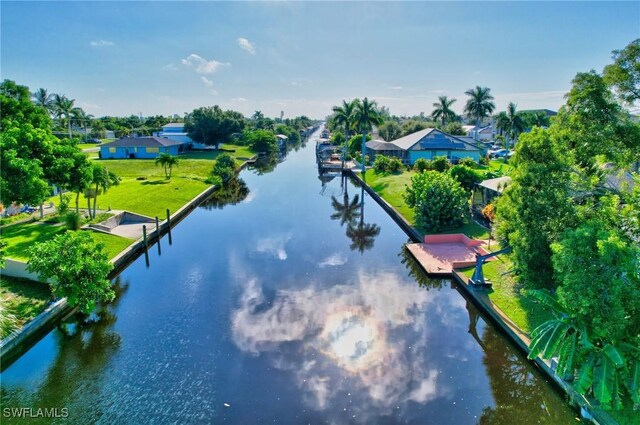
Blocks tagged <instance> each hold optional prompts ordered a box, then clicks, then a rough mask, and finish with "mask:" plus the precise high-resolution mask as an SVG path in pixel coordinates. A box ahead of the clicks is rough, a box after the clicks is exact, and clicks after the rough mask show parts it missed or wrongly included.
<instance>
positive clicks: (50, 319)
mask: <svg viewBox="0 0 640 425" xmlns="http://www.w3.org/2000/svg"><path fill="white" fill-rule="evenodd" d="M255 158H256V156H254V157H252V158H251V159H249V160H247V161H245V162H244V163H242V165H241V166H240V167H239V168H238V169H237V170H236V175H237V174H239V173H240V172H241V171H242V170H244V169H245V167H246V166H247V165H248V164H249V163H252V162H253V161H255ZM217 189H218V186H215V185H214V186H210V187H208V188H206V189H205V190H203V191H202V192H200V193H199V194H198V195H197V196H196V197H195V198H193V199H192V200H191V201H189V202H187V203H186V204H185V205H183V206H182V207H181V208H180V209H179V210H178V211H176V212H174V213H173V214H171V220H170V221H171V227H172V228H173V227H175V226H176V225H177V224H178V223H179V222H180V221H181V220H182V219H184V218H185V217H186V216H187V215H189V213H190V212H191V211H193V210H194V209H195V208H196V207H197V206H198V205H200V203H202V201H204V200H205V199H207V198H208V197H209V196H211V194H213V192H215V191H216V190H217ZM149 227H150V229H148V231H147V247H150V246H151V245H152V244H153V243H155V242H156V241H157V240H158V239H159V238H161V237H162V236H163V235H164V234H166V233H167V232H169V222H168V221H167V220H166V219H165V220H163V221H162V222H160V223H159V226H158V230H156V229H155V224H152V225H150V226H149ZM144 251H145V243H144V239H143V238H139V239H137V240H136V241H134V242H133V243H132V244H131V245H129V246H128V247H127V248H126V249H125V250H124V251H122V252H120V253H119V254H118V255H117V256H115V257H114V258H113V259H111V263H112V264H113V269H112V270H111V272H110V273H109V276H108V277H109V279H113V278H115V277H116V276H117V275H119V274H120V273H122V271H123V270H124V269H125V268H126V267H127V266H128V265H129V264H131V263H132V262H133V261H135V260H136V259H137V258H138V257H139V256H140V255H142V254H143V253H144ZM6 266H7V267H5V268H4V269H2V270H1V272H2V274H3V275H5V276H11V277H19V278H24V279H30V280H35V281H39V280H40V279H39V276H38V275H37V274H35V273H31V272H28V271H27V270H26V267H27V264H26V263H25V262H23V261H17V260H11V259H7V264H6ZM74 311H75V310H74V309H73V308H72V307H71V306H70V305H69V303H68V302H67V299H66V298H62V299H60V300H57V301H56V302H54V303H53V304H51V305H50V306H49V307H48V308H47V309H46V310H45V311H43V312H42V313H40V314H39V315H38V316H36V317H35V318H34V319H33V320H31V321H30V322H28V323H27V324H26V325H25V326H24V327H23V328H22V329H21V330H20V331H19V332H17V333H15V334H11V335H10V336H8V337H6V338H4V339H3V340H2V341H0V360H1V364H2V370H4V369H6V368H7V367H9V366H10V365H11V363H13V361H15V360H16V359H17V358H19V357H20V356H21V355H22V354H23V353H24V352H26V351H27V350H28V349H29V348H31V346H33V345H34V344H35V343H36V342H38V340H40V338H41V337H42V336H44V335H45V334H46V333H47V332H49V331H50V330H51V329H52V328H53V326H54V325H55V324H56V323H57V322H58V321H59V320H60V319H62V318H63V317H65V316H67V315H70V314H71V313H73V312H74Z"/></svg>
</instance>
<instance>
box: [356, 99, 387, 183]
mask: <svg viewBox="0 0 640 425" xmlns="http://www.w3.org/2000/svg"><path fill="white" fill-rule="evenodd" d="M356 101H357V103H356V105H355V109H354V111H353V115H354V118H355V125H356V128H357V129H358V131H360V132H362V174H363V175H364V172H365V160H364V156H365V150H366V143H367V133H368V132H369V131H371V128H372V127H373V126H374V125H380V124H382V121H383V120H382V116H380V112H379V111H378V108H377V104H376V102H375V101H370V100H369V99H368V98H366V97H365V98H364V99H363V100H359V99H356Z"/></svg>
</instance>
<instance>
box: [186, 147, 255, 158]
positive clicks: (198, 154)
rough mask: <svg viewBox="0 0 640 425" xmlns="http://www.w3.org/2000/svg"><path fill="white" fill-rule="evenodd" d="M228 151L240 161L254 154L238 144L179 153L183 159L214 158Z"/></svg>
mask: <svg viewBox="0 0 640 425" xmlns="http://www.w3.org/2000/svg"><path fill="white" fill-rule="evenodd" d="M225 152H228V153H230V154H231V155H233V157H234V158H236V159H237V160H240V161H244V160H247V159H249V158H251V157H252V156H254V155H255V153H254V152H253V151H252V150H251V149H249V148H248V147H247V146H238V145H230V144H224V145H220V149H218V150H212V149H207V150H199V151H188V152H186V153H185V154H182V155H180V158H185V159H216V158H217V157H218V156H219V155H221V154H223V153H225Z"/></svg>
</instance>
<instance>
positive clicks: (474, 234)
mask: <svg viewBox="0 0 640 425" xmlns="http://www.w3.org/2000/svg"><path fill="white" fill-rule="evenodd" d="M415 174H416V172H415V171H405V172H403V173H400V174H377V173H375V172H374V171H368V172H367V173H366V176H365V177H366V182H367V184H368V185H369V186H371V188H372V189H373V190H374V191H375V192H376V193H377V194H379V195H380V196H382V198H384V200H385V201H387V202H388V203H389V204H390V205H391V206H393V207H394V208H395V209H396V211H398V212H399V213H400V214H401V215H402V216H403V217H404V218H406V219H407V221H409V223H411V224H412V225H414V226H415V215H414V213H413V210H412V209H411V208H409V206H408V205H407V204H406V203H405V202H404V198H403V194H404V192H405V190H406V188H407V186H409V185H411V177H412V176H414V175H415ZM417 229H418V231H419V232H421V233H423V234H429V233H431V232H429V231H427V229H422V228H419V227H417ZM440 233H464V234H465V235H467V236H469V237H471V238H478V239H487V238H489V230H488V229H486V228H484V227H482V226H479V225H478V224H476V223H475V222H473V220H471V217H467V218H466V222H465V224H464V225H462V226H460V227H457V228H455V229H450V230H446V231H443V232H440Z"/></svg>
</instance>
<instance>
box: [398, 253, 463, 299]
mask: <svg viewBox="0 0 640 425" xmlns="http://www.w3.org/2000/svg"><path fill="white" fill-rule="evenodd" d="M398 257H400V262H401V263H402V264H404V266H405V267H406V268H407V270H408V272H409V274H408V276H409V277H410V278H412V279H413V280H415V281H416V282H417V283H418V285H420V286H421V287H423V288H426V289H430V288H433V289H440V288H442V287H443V286H444V285H445V284H447V283H450V282H451V281H449V280H445V279H434V278H431V277H429V275H427V273H426V272H425V271H424V269H423V268H422V266H421V265H420V263H418V262H417V261H416V259H415V257H414V256H413V255H412V254H411V253H410V252H409V250H408V249H407V248H405V246H404V245H403V246H402V248H401V249H400V253H399V254H398Z"/></svg>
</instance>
